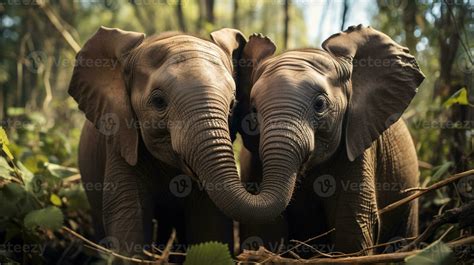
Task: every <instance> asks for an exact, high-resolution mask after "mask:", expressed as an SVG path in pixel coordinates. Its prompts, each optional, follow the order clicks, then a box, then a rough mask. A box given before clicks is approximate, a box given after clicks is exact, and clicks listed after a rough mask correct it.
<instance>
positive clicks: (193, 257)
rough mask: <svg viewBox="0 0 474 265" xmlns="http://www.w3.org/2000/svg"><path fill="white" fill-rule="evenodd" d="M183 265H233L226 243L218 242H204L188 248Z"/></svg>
mask: <svg viewBox="0 0 474 265" xmlns="http://www.w3.org/2000/svg"><path fill="white" fill-rule="evenodd" d="M184 264H185V265H202V264H222V265H226V264H228V265H233V264H234V262H233V260H232V258H231V256H230V253H229V249H228V247H227V245H225V244H222V243H219V242H206V243H202V244H199V245H194V246H192V247H190V248H189V250H188V253H187V254H186V260H185V261H184Z"/></svg>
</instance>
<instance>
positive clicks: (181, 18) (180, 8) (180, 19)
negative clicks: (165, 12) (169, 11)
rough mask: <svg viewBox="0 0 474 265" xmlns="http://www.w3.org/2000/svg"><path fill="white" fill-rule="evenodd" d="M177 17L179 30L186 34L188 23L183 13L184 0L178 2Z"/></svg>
mask: <svg viewBox="0 0 474 265" xmlns="http://www.w3.org/2000/svg"><path fill="white" fill-rule="evenodd" d="M176 16H177V17H178V24H179V29H180V30H181V31H182V32H186V31H187V30H186V21H185V18H184V13H183V0H178V2H177V3H176Z"/></svg>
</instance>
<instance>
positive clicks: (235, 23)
mask: <svg viewBox="0 0 474 265" xmlns="http://www.w3.org/2000/svg"><path fill="white" fill-rule="evenodd" d="M238 15H239V0H234V7H233V10H232V27H234V28H236V29H238V28H239V17H238Z"/></svg>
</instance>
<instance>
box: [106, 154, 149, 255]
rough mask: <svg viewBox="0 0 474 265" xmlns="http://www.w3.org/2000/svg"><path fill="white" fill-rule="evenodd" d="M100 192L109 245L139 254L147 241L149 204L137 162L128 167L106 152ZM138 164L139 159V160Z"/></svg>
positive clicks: (147, 189) (147, 179)
mask: <svg viewBox="0 0 474 265" xmlns="http://www.w3.org/2000/svg"><path fill="white" fill-rule="evenodd" d="M107 154H108V159H107V164H106V171H105V179H104V185H106V186H109V187H110V190H108V191H104V194H103V222H104V227H105V232H106V234H107V236H108V238H109V239H110V241H111V242H110V243H111V247H112V248H114V249H116V250H118V251H119V252H121V253H124V254H127V255H139V256H142V255H143V249H146V248H148V247H149V246H150V244H151V234H152V214H153V203H152V200H151V196H150V195H151V191H150V190H149V187H150V186H151V183H150V182H149V178H147V177H146V176H145V175H144V174H140V172H139V171H140V170H139V169H138V167H139V166H138V165H137V166H135V167H131V166H129V165H128V164H127V163H126V162H125V160H124V159H123V158H122V157H120V156H119V155H118V154H115V153H113V152H108V153H107ZM139 163H140V162H139Z"/></svg>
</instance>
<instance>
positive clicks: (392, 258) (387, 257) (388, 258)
mask: <svg viewBox="0 0 474 265" xmlns="http://www.w3.org/2000/svg"><path fill="white" fill-rule="evenodd" d="M473 243H474V236H470V237H466V238H463V239H459V240H456V241H452V242H448V243H446V245H447V246H448V247H450V248H456V247H458V246H463V245H470V244H473ZM421 251H422V250H413V251H408V252H399V253H390V254H379V255H372V256H360V257H343V258H313V259H298V260H295V259H290V258H283V257H280V256H278V255H275V254H273V253H271V252H270V251H269V250H266V249H265V248H264V247H260V249H259V250H257V251H251V250H245V251H244V253H243V254H245V257H246V258H247V260H248V261H259V260H263V259H266V260H268V261H271V262H273V263H275V264H356V263H357V264H360V263H363V264H377V263H390V262H402V261H404V260H405V258H406V257H408V256H412V255H415V254H418V253H419V252H421ZM243 254H241V255H240V256H239V257H241V256H242V255H243ZM239 259H240V258H239ZM240 260H241V261H242V259H240Z"/></svg>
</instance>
